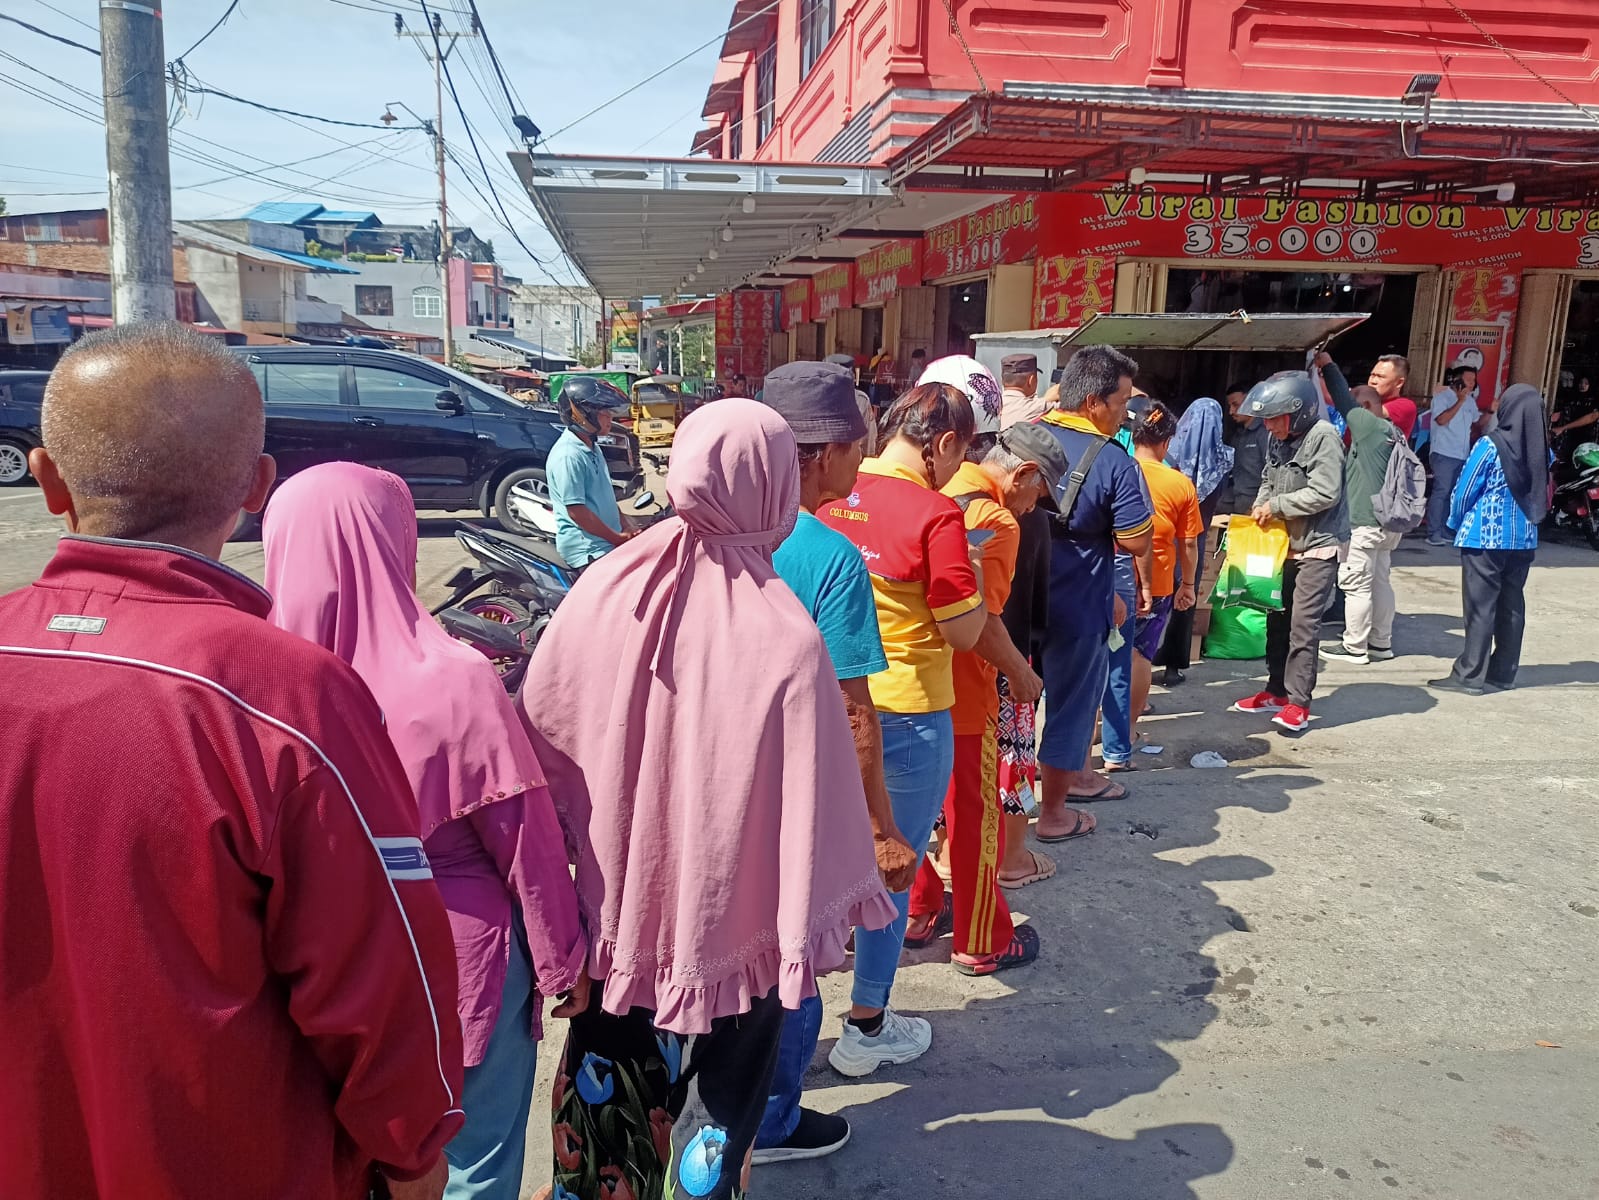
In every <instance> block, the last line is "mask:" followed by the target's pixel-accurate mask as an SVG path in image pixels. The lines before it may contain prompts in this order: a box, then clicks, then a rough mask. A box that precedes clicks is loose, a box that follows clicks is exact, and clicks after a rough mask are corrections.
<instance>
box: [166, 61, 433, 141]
mask: <svg viewBox="0 0 1599 1200" xmlns="http://www.w3.org/2000/svg"><path fill="white" fill-rule="evenodd" d="M181 62H182V60H181V59H177V60H174V62H173V64H172V66H171V67H170V68H169V69H168V72H167V78H168V80H170V82H171V83H172V86H173V87H174V88H175V89H177V90H178V91H180V92H195V93H197V94H198V95H201V96H216V97H218V98H220V99H222V100H232V101H233V102H234V103H235V104H247V105H249V106H250V107H251V108H259V109H260V110H261V111H262V112H269V113H277V114H279V115H280V116H285V117H300V118H302V119H303V120H306V121H320V122H321V123H322V124H324V125H340V126H343V127H344V128H346V129H381V130H383V131H385V132H387V131H388V130H390V129H392V128H393V126H391V125H382V124H379V123H377V122H375V121H343V120H340V119H338V118H336V117H319V116H317V115H316V114H315V113H305V112H296V111H295V110H294V109H292V108H278V107H277V106H276V105H272V104H262V103H261V102H260V101H259V100H247V99H246V98H245V97H243V96H235V95H234V94H233V93H232V92H224V91H223V90H222V89H221V88H214V87H208V86H206V85H204V84H201V83H194V82H190V81H191V80H192V79H193V78H194V77H193V76H192V75H188V74H187V73H186V72H185V71H184V70H183V68H182V67H181V66H180V65H179V64H180V63H181ZM405 128H407V129H420V128H422V127H421V126H420V125H408V126H405Z"/></svg>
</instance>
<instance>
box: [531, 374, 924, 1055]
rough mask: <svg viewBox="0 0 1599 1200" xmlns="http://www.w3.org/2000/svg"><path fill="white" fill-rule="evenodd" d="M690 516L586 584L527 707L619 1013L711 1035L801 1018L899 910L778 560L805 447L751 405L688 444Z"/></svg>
mask: <svg viewBox="0 0 1599 1200" xmlns="http://www.w3.org/2000/svg"><path fill="white" fill-rule="evenodd" d="M666 487H667V494H668V496H669V497H670V498H671V500H672V503H673V505H674V506H675V508H676V515H675V516H673V517H670V518H668V519H667V520H665V521H663V522H661V523H660V524H658V525H656V526H655V527H653V528H651V529H650V530H648V531H647V532H645V533H643V534H641V535H640V536H639V537H636V538H634V539H633V540H632V541H630V542H627V543H625V544H624V545H622V546H621V547H619V548H617V549H616V550H613V551H612V552H611V553H609V554H607V555H606V556H605V557H603V558H601V559H599V560H598V561H597V562H596V563H595V564H594V565H593V566H592V567H590V568H589V569H588V570H587V571H586V572H584V574H583V577H582V578H581V579H580V580H579V581H578V584H577V586H576V587H575V588H574V589H573V591H572V594H571V595H570V596H569V597H567V599H566V601H565V602H564V603H563V604H562V605H561V608H560V609H559V611H558V612H557V613H556V616H555V619H554V621H552V622H551V624H550V626H549V629H548V630H547V631H546V632H545V635H544V638H543V640H542V641H541V642H540V643H539V648H538V650H537V651H536V652H535V654H534V656H533V661H532V663H531V665H530V667H529V670H528V676H527V681H526V683H525V684H524V685H523V689H522V695H521V701H520V705H521V709H522V712H523V715H524V719H525V720H526V723H527V726H528V731H529V734H530V736H531V738H532V740H533V745H534V749H535V750H536V751H537V752H538V755H539V760H540V761H541V762H542V763H543V764H544V767H545V769H546V771H547V772H548V773H549V779H550V788H551V791H552V793H553V794H554V796H555V800H556V806H557V809H558V810H559V811H560V812H561V814H562V819H563V823H564V824H565V826H566V830H567V836H568V839H569V848H570V850H571V851H572V854H573V861H574V862H575V863H576V866H577V888H578V896H579V900H580V902H581V903H582V905H583V909H584V914H585V917H586V919H587V925H588V930H589V938H590V973H591V974H592V975H593V976H594V978H595V979H597V980H601V981H603V991H602V1001H601V1002H602V1004H603V1007H604V1008H605V1010H606V1011H607V1012H611V1013H615V1014H624V1013H626V1012H627V1011H628V1010H629V1009H630V1008H633V1007H635V1006H637V1007H642V1008H648V1009H651V1010H652V1011H653V1014H654V1015H653V1018H652V1019H653V1021H654V1023H655V1025H656V1026H657V1027H659V1028H662V1029H666V1030H670V1031H673V1032H676V1033H684V1034H691V1033H704V1032H707V1031H708V1030H709V1029H710V1027H711V1022H712V1021H713V1020H715V1019H716V1018H718V1017H724V1016H731V1015H735V1014H737V1013H741V1012H745V1011H748V1009H749V1007H750V1002H751V1001H752V1000H753V999H756V998H758V997H760V996H764V995H766V994H767V993H768V992H770V991H771V990H772V989H773V988H774V987H775V988H776V989H777V991H778V994H779V995H780V997H781V999H782V1002H783V1004H784V1006H785V1007H787V1008H796V1007H798V1005H799V1003H800V1001H801V1000H802V999H804V998H805V997H807V996H810V995H813V994H815V990H816V983H815V976H816V975H817V974H819V973H821V972H824V971H828V970H832V969H834V968H836V967H838V966H840V965H842V963H843V961H844V957H845V942H846V939H847V938H848V936H849V932H850V928H851V927H852V926H854V925H863V926H865V927H867V928H882V927H883V926H886V925H887V924H888V923H889V922H890V921H892V920H893V918H894V916H895V910H894V906H893V904H892V903H891V901H890V900H889V897H888V893H887V892H886V891H885V890H884V888H883V884H882V881H881V878H880V877H879V875H878V872H877V864H876V859H875V856H874V854H873V849H872V835H871V826H870V823H869V821H868V819H867V815H866V799H865V793H864V791H863V789H862V785H861V778H860V771H859V768H858V766H857V764H856V756H855V745H854V740H853V737H852V735H851V732H850V728H849V720H848V718H847V717H846V715H845V712H844V705H843V699H842V697H841V695H840V693H839V688H838V680H837V677H836V676H835V675H834V674H833V669H832V666H831V664H830V661H829V659H828V657H827V650H826V647H825V645H824V643H823V642H822V638H821V634H820V633H819V632H818V631H817V628H816V625H815V623H814V622H813V621H812V620H811V618H810V615H809V614H808V613H807V612H806V610H805V608H804V606H803V605H801V604H800V602H799V600H798V599H797V598H796V597H795V596H794V593H793V592H791V591H790V590H789V589H788V587H787V585H786V584H784V583H783V582H782V580H781V579H779V578H778V575H777V572H776V571H775V570H774V569H773V567H772V551H773V549H774V548H775V547H776V546H777V545H778V544H779V543H780V542H782V540H783V539H784V538H785V537H786V536H787V534H788V532H789V531H790V530H791V529H792V528H793V526H794V522H795V519H796V517H797V515H798V511H799V462H798V452H797V447H796V444H795V442H794V437H793V434H792V433H791V432H790V431H789V428H788V426H787V424H786V423H785V422H784V421H783V419H782V418H781V417H779V416H778V415H777V414H776V413H775V412H773V411H772V410H771V409H770V408H768V407H766V406H765V405H764V404H759V403H757V402H755V401H752V400H739V399H728V400H723V401H721V402H720V403H717V404H714V405H710V406H708V407H707V408H704V409H701V410H699V411H697V412H695V413H693V414H692V415H691V416H689V417H688V418H687V419H686V420H685V421H684V422H683V424H682V425H681V426H679V427H678V431H677V435H676V437H675V438H674V441H673V446H672V462H671V468H670V471H669V473H668V475H667V485H666Z"/></svg>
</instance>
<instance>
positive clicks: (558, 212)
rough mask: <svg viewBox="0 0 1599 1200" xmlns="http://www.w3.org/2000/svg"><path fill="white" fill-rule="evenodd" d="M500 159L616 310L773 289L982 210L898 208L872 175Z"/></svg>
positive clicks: (759, 166)
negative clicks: (629, 303)
mask: <svg viewBox="0 0 1599 1200" xmlns="http://www.w3.org/2000/svg"><path fill="white" fill-rule="evenodd" d="M510 158H511V163H512V165H513V166H514V167H515V168H516V171H517V174H518V175H519V176H520V177H521V179H522V182H523V183H524V184H525V185H526V186H527V189H528V194H529V195H530V196H531V197H532V198H533V203H534V205H535V206H536V207H537V208H538V210H539V215H540V216H541V217H542V218H543V219H544V223H545V225H546V226H547V227H548V228H549V230H550V233H551V234H552V235H554V237H555V240H556V242H557V243H559V245H560V247H561V249H562V250H564V251H565V252H566V254H567V255H568V256H569V257H570V258H571V259H572V261H573V262H574V263H576V264H577V266H578V268H579V269H580V270H581V271H582V273H583V274H584V275H585V276H587V277H588V280H589V282H590V283H591V284H593V285H594V287H595V289H596V290H597V291H598V292H599V293H600V295H602V296H607V297H614V298H616V299H622V298H624V297H633V296H666V295H679V294H683V293H698V294H711V293H717V292H725V291H729V290H731V289H733V288H735V287H738V286H740V285H741V284H745V283H751V282H762V283H765V284H767V285H770V286H781V284H782V283H783V281H784V279H785V278H794V277H803V276H806V275H810V274H814V273H815V272H816V271H818V270H822V269H825V267H826V266H828V265H829V264H833V263H841V262H849V261H851V260H853V259H854V258H855V257H856V256H858V255H860V254H863V253H865V252H866V251H867V250H868V249H870V248H871V246H872V245H873V244H874V243H876V242H881V241H887V240H889V239H891V238H895V237H903V236H907V235H909V236H916V237H919V236H921V231H922V230H923V229H926V228H928V227H929V226H930V225H934V224H937V223H938V222H940V221H945V220H948V219H949V218H951V217H954V216H958V215H960V214H961V213H963V212H967V211H970V210H971V209H972V208H975V207H979V206H981V205H982V204H984V203H989V202H991V201H992V199H993V198H992V197H991V196H986V197H985V196H960V195H952V194H949V193H947V192H946V193H943V194H938V195H931V196H919V197H905V196H902V195H901V194H899V193H897V192H895V191H894V190H892V189H890V188H889V186H888V184H887V180H886V172H884V170H883V169H882V168H881V167H865V166H846V165H838V164H833V163H825V164H814V163H803V164H791V163H761V162H744V161H737V162H734V161H723V160H717V159H644V158H623V159H602V158H583V157H568V156H562V157H557V156H553V155H528V154H525V153H521V152H517V153H513V154H512V155H511V156H510ZM729 235H731V239H730V240H729ZM700 266H703V267H704V270H703V271H700V270H698V269H697V268H699V267H700Z"/></svg>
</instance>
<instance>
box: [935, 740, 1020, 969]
mask: <svg viewBox="0 0 1599 1200" xmlns="http://www.w3.org/2000/svg"><path fill="white" fill-rule="evenodd" d="M944 821H945V825H946V828H945V836H946V837H947V838H948V839H949V866H950V889H951V891H952V892H953V894H954V900H955V953H957V954H966V955H984V954H997V953H999V952H1000V951H1001V950H1003V949H1005V947H1007V946H1009V945H1010V940H1011V937H1012V935H1013V934H1014V933H1015V931H1016V929H1015V926H1014V925H1012V924H1011V919H1010V907H1009V906H1008V905H1007V904H1006V903H1005V896H1004V893H1003V892H1001V890H1000V886H999V864H1000V860H1001V859H1003V858H1004V856H1005V822H1004V814H1003V813H1002V812H1001V811H1000V803H999V743H998V739H997V738H996V736H995V730H994V725H993V722H989V724H988V727H987V728H986V729H985V730H984V731H983V732H982V733H958V734H956V735H955V772H954V774H953V775H952V776H951V777H950V781H949V792H948V793H947V794H946V795H945V797H944ZM943 902H944V881H943V880H942V879H940V878H939V877H938V872H936V871H935V870H933V864H932V861H931V859H930V858H924V859H923V860H922V866H921V870H920V871H919V872H917V875H916V883H915V884H914V885H913V886H912V888H911V899H910V912H911V915H912V916H913V917H921V918H925V917H927V916H929V915H931V914H933V913H936V912H938V909H939V906H940V905H942V904H943Z"/></svg>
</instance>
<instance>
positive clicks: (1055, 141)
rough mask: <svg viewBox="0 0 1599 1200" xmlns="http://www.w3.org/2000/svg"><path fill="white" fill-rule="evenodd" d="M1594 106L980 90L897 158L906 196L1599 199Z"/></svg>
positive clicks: (1041, 88) (1011, 87) (894, 172)
mask: <svg viewBox="0 0 1599 1200" xmlns="http://www.w3.org/2000/svg"><path fill="white" fill-rule="evenodd" d="M1596 132H1599V113H1592V112H1589V111H1588V110H1586V109H1579V108H1576V107H1575V106H1562V105H1556V104H1547V105H1518V106H1503V105H1488V104H1472V103H1462V102H1450V101H1442V100H1440V101H1435V102H1429V103H1417V102H1414V101H1406V100H1403V99H1398V98H1396V99H1393V100H1373V99H1366V98H1345V99H1340V98H1337V97H1325V96H1317V97H1310V96H1291V95H1278V96H1267V95H1240V94H1238V93H1223V92H1218V93H1209V92H1195V91H1189V90H1185V89H1180V88H1177V89H1173V88H1127V87H1087V86H1073V85H1064V84H1063V85H1035V84H1006V87H1005V93H1004V94H1003V95H979V96H973V97H971V98H970V99H969V100H967V101H966V102H965V103H963V104H961V105H959V106H958V107H956V108H955V109H954V110H953V111H952V112H950V113H949V114H948V115H946V116H945V117H943V118H942V119H940V120H939V122H938V123H937V124H936V125H934V126H932V127H931V128H930V129H928V130H927V131H926V132H925V133H923V134H922V135H921V136H919V137H918V138H917V139H916V140H915V141H914V142H912V143H910V144H909V145H908V146H906V147H904V148H903V149H902V150H900V151H899V152H898V153H897V154H896V155H894V157H893V158H891V159H890V160H889V163H888V171H889V182H890V183H891V184H893V185H895V186H904V187H909V188H968V189H969V188H972V187H974V186H980V187H985V188H989V189H992V190H995V191H1018V192H1023V191H1049V190H1057V189H1075V188H1086V187H1090V186H1093V185H1096V184H1097V185H1102V184H1104V183H1107V182H1111V183H1122V182H1127V181H1128V175H1129V173H1130V172H1133V171H1135V170H1137V171H1142V172H1143V173H1144V178H1147V179H1149V180H1150V181H1151V182H1155V181H1174V182H1177V181H1180V182H1186V183H1190V184H1193V185H1195V186H1203V187H1205V188H1206V189H1207V190H1210V191H1213V192H1226V191H1250V190H1256V191H1259V190H1271V191H1281V190H1283V189H1284V188H1294V187H1298V186H1300V185H1304V184H1310V185H1317V184H1321V185H1326V186H1329V187H1341V188H1345V189H1348V190H1355V189H1361V190H1364V191H1365V192H1366V193H1368V194H1369V195H1370V196H1372V197H1373V198H1376V197H1385V198H1386V197H1403V196H1409V195H1422V194H1429V195H1432V196H1434V197H1437V198H1451V199H1457V200H1459V199H1470V198H1472V197H1473V196H1476V197H1478V198H1481V196H1482V194H1483V193H1487V194H1488V196H1490V197H1491V196H1493V194H1494V193H1496V191H1497V190H1498V189H1499V188H1501V187H1502V186H1504V185H1507V184H1514V185H1515V187H1516V189H1517V190H1516V192H1515V193H1514V196H1515V202H1516V203H1519V204H1540V203H1556V202H1559V203H1571V202H1575V201H1579V200H1583V199H1591V198H1595V197H1599V156H1596V155H1595V154H1594V153H1593V146H1594V143H1595V134H1596Z"/></svg>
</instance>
